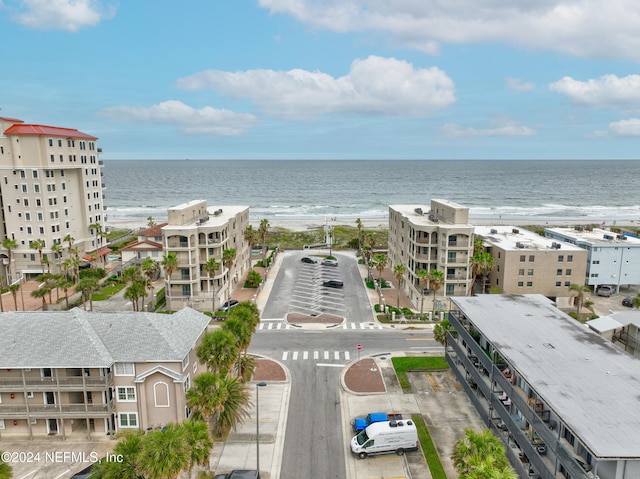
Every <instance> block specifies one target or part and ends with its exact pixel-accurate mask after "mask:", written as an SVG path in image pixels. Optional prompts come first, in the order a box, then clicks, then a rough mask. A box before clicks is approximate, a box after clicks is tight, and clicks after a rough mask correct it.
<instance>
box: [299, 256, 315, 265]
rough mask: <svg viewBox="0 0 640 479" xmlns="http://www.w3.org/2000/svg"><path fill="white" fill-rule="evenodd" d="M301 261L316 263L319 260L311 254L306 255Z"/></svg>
mask: <svg viewBox="0 0 640 479" xmlns="http://www.w3.org/2000/svg"><path fill="white" fill-rule="evenodd" d="M300 261H302V262H303V263H309V264H316V263H317V262H318V260H317V259H316V258H312V257H311V256H305V257H304V258H302V259H301V260H300Z"/></svg>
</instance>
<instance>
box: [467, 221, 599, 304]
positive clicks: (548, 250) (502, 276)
mask: <svg viewBox="0 0 640 479" xmlns="http://www.w3.org/2000/svg"><path fill="white" fill-rule="evenodd" d="M475 233H476V236H477V237H479V238H481V239H482V241H483V242H484V246H485V249H486V251H488V252H489V253H491V256H493V259H494V261H495V266H494V268H493V270H492V271H491V272H490V273H489V275H488V277H487V281H486V283H485V285H484V286H485V288H487V289H488V288H489V287H492V286H493V287H496V288H499V289H501V290H502V291H503V292H504V293H506V294H542V295H544V296H546V297H548V298H553V299H561V298H565V299H567V300H569V298H572V297H573V296H574V295H572V294H571V293H570V291H569V285H570V284H572V283H575V284H580V285H583V284H585V280H586V271H587V251H586V250H584V249H582V248H580V247H578V246H575V245H572V244H569V243H564V242H560V241H555V240H552V239H551V238H545V237H543V236H540V235H539V234H537V233H535V232H533V231H529V230H526V229H523V228H520V227H513V226H476V229H475ZM481 282H482V281H481Z"/></svg>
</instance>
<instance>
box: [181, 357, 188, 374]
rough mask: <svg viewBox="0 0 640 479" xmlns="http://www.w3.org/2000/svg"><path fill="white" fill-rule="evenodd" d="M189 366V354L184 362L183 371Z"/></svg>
mask: <svg viewBox="0 0 640 479" xmlns="http://www.w3.org/2000/svg"><path fill="white" fill-rule="evenodd" d="M187 366H189V355H188V354H187V355H186V356H185V357H184V359H183V360H182V370H183V371H184V370H185V369H187Z"/></svg>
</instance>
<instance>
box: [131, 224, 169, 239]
mask: <svg viewBox="0 0 640 479" xmlns="http://www.w3.org/2000/svg"><path fill="white" fill-rule="evenodd" d="M168 224H169V223H160V224H157V225H154V226H152V227H151V228H147V229H145V230H142V231H138V232H137V233H136V234H137V235H138V236H145V237H147V238H155V237H158V236H162V227H163V226H167V225H168Z"/></svg>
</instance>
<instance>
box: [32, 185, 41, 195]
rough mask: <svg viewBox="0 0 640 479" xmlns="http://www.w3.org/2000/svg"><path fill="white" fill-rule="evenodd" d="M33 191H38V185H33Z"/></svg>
mask: <svg viewBox="0 0 640 479" xmlns="http://www.w3.org/2000/svg"><path fill="white" fill-rule="evenodd" d="M33 191H35V192H36V193H40V185H33Z"/></svg>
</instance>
